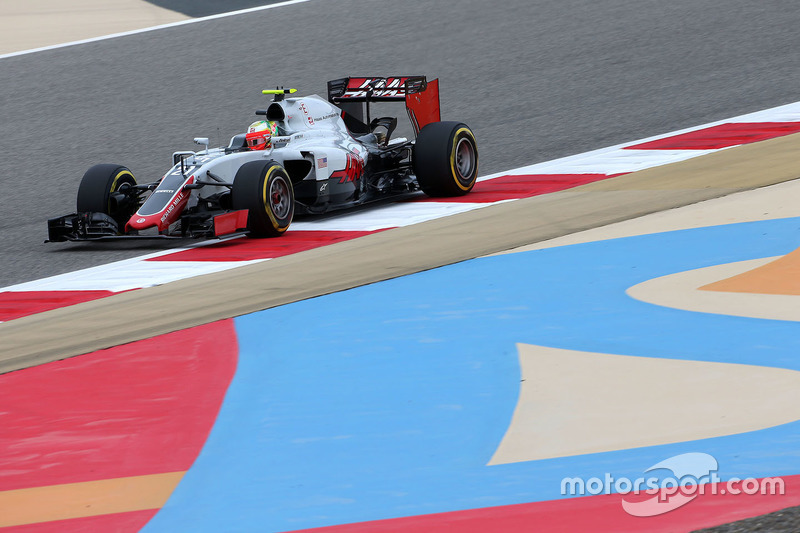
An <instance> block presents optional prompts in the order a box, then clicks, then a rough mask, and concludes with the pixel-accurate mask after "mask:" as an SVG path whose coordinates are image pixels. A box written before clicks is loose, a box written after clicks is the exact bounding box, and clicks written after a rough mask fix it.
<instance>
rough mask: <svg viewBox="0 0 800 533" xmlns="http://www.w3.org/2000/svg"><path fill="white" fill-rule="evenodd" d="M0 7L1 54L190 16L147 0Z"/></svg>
mask: <svg viewBox="0 0 800 533" xmlns="http://www.w3.org/2000/svg"><path fill="white" fill-rule="evenodd" d="M0 9H2V16H0V54H7V53H11V52H20V51H22V50H30V49H33V48H41V47H45V46H52V45H56V44H62V43H67V42H72V41H80V40H83V39H90V38H93V37H101V36H104V35H110V34H113V33H121V32H125V31H131V30H139V29H143V28H149V27H151V26H159V25H161V24H168V23H170V22H178V21H181V20H187V19H189V18H190V17H187V16H186V15H183V14H181V13H177V12H175V11H170V10H168V9H164V8H161V7H158V6H156V5H153V4H151V3H149V2H145V1H144V0H70V1H69V2H58V1H55V0H25V1H22V2H3V4H2V6H1V8H0Z"/></svg>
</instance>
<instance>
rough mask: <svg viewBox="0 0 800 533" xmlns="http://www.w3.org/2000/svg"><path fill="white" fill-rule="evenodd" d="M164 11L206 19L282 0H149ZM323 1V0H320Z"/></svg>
mask: <svg viewBox="0 0 800 533" xmlns="http://www.w3.org/2000/svg"><path fill="white" fill-rule="evenodd" d="M149 1H150V3H151V4H155V5H157V6H159V7H163V8H164V9H170V10H172V11H177V12H178V13H183V14H184V15H188V16H190V17H207V16H209V15H216V14H217V13H226V12H230V11H236V10H239V9H248V8H251V7H258V6H264V5H269V4H277V3H279V2H281V1H282V0H266V1H265V0H149ZM322 1H324V0H322Z"/></svg>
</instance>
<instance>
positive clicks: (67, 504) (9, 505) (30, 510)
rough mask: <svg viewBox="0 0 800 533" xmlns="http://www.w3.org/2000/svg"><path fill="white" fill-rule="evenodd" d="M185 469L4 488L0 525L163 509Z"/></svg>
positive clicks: (1, 493) (0, 499) (1, 496)
mask: <svg viewBox="0 0 800 533" xmlns="http://www.w3.org/2000/svg"><path fill="white" fill-rule="evenodd" d="M184 474H185V472H168V473H165V474H152V475H146V476H133V477H122V478H116V479H102V480H98V481H86V482H83V483H67V484H64V485H50V486H46V487H33V488H27V489H17V490H7V491H4V492H0V509H2V512H0V527H9V526H21V525H25V524H37V523H40V522H52V521H54V520H67V519H70V518H86V517H90V516H100V515H106V514H114V513H125V512H129V511H145V510H148V509H160V508H161V507H163V506H164V503H166V501H167V499H168V498H169V496H170V495H171V494H172V492H173V491H174V490H175V487H177V486H178V483H179V482H180V480H181V478H183V475H184Z"/></svg>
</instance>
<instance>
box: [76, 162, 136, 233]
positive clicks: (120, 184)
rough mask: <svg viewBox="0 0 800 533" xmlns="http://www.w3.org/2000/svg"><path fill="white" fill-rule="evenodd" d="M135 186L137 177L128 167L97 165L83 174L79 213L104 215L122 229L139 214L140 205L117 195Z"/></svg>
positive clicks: (80, 187) (126, 197)
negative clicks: (135, 214) (137, 211)
mask: <svg viewBox="0 0 800 533" xmlns="http://www.w3.org/2000/svg"><path fill="white" fill-rule="evenodd" d="M134 185H136V178H134V177H133V173H132V172H131V171H130V170H128V169H127V168H126V167H123V166H122V165H113V164H100V165H94V166H93V167H91V168H90V169H89V170H87V171H86V173H85V174H84V175H83V178H82V179H81V184H80V186H79V187H78V202H77V208H78V212H79V213H86V212H91V213H103V214H105V215H108V216H110V217H111V218H113V219H114V220H115V221H116V222H117V225H118V226H119V227H120V228H123V227H124V226H125V224H126V223H127V222H128V220H129V219H130V218H131V217H132V216H133V214H134V213H135V212H136V209H137V208H138V207H139V202H138V201H135V200H131V199H130V198H131V197H129V196H127V195H124V196H123V195H119V194H114V193H119V192H121V191H123V190H124V189H125V188H129V187H132V186H134ZM133 198H136V197H135V196H134V197H133Z"/></svg>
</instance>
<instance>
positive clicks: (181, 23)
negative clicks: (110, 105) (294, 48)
mask: <svg viewBox="0 0 800 533" xmlns="http://www.w3.org/2000/svg"><path fill="white" fill-rule="evenodd" d="M311 1H312V0H287V1H286V2H280V3H277V4H270V5H267V6H258V7H251V8H248V9H240V10H239V11H229V12H227V13H218V14H216V15H209V16H207V17H200V18H194V19H189V20H181V21H179V22H171V23H169V24H161V25H159V26H151V27H149V28H142V29H140V30H131V31H124V32H120V33H112V34H111V35H103V36H102V37H92V38H91V39H82V40H80V41H71V42H68V43H62V44H54V45H50V46H43V47H41V48H32V49H30V50H22V51H19V52H10V53H8V54H3V55H0V59H7V58H9V57H17V56H22V55H27V54H34V53H36V52H44V51H47V50H56V49H58V48H67V47H69V46H77V45H79V44H87V43H94V42H97V41H105V40H107V39H116V38H117V37H127V36H129V35H137V34H139V33H147V32H151V31H157V30H164V29H167V28H175V27H177V26H185V25H186V24H195V23H197V22H207V21H209V20H215V19H221V18H226V17H234V16H237V15H246V14H248V13H255V12H257V11H265V10H267V9H275V8H278V7H286V6H290V5H294V4H303V3H306V2H311Z"/></svg>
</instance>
